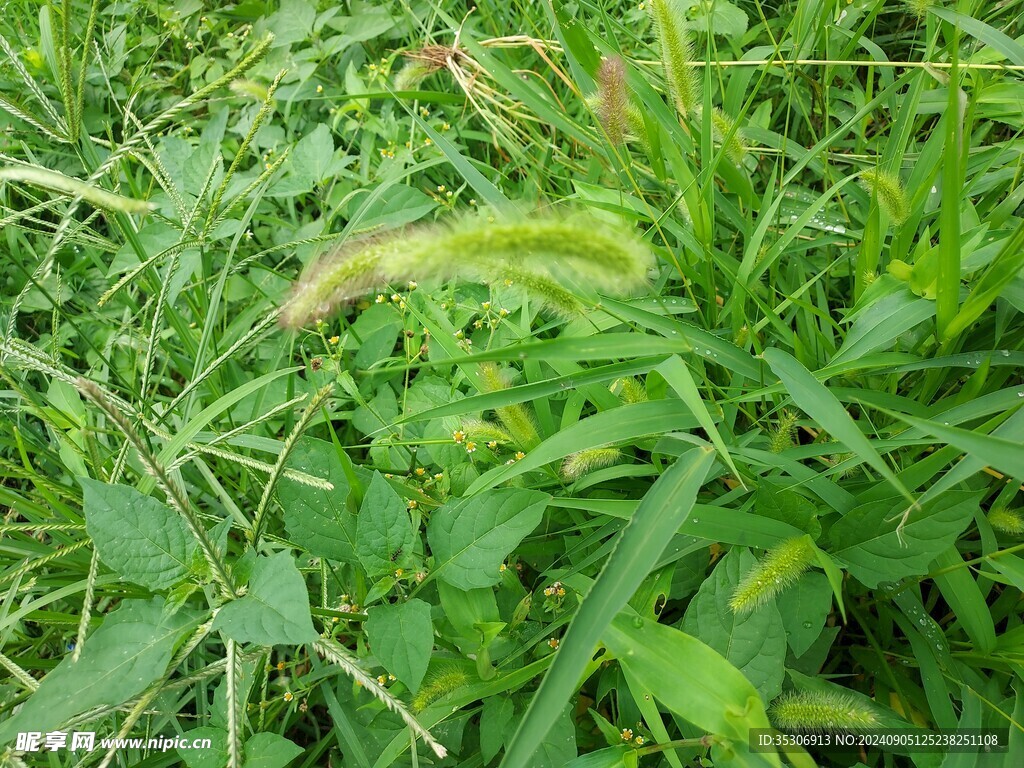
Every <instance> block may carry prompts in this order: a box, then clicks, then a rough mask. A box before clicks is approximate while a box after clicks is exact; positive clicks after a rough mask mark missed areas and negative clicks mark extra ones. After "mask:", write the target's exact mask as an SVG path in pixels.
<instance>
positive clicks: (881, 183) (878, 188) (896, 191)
mask: <svg viewBox="0 0 1024 768" xmlns="http://www.w3.org/2000/svg"><path fill="white" fill-rule="evenodd" d="M860 183H861V186H863V187H864V189H866V190H867V191H868V192H869V193H870V194H871V195H872V196H873V197H874V198H875V199H877V200H878V206H879V207H880V208H881V209H882V210H883V211H885V213H886V215H888V217H889V218H890V219H891V220H892V223H893V224H895V225H896V226H899V225H900V224H902V223H903V222H905V221H906V220H907V219H909V218H910V200H908V199H907V193H906V191H905V190H904V189H903V182H901V181H900V177H899V176H897V175H896V174H893V173H889V172H888V171H883V170H881V169H878V168H869V169H868V170H866V171H864V172H863V173H862V174H861V177H860Z"/></svg>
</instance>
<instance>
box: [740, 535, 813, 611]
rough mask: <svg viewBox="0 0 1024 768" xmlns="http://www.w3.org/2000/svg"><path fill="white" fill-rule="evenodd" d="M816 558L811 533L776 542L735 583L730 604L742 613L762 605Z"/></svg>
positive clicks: (793, 582) (791, 581)
mask: <svg viewBox="0 0 1024 768" xmlns="http://www.w3.org/2000/svg"><path fill="white" fill-rule="evenodd" d="M816 558H817V553H816V552H815V550H814V545H813V544H812V543H811V538H810V536H806V535H805V536H797V537H794V538H792V539H786V540H785V541H783V542H782V543H780V544H777V545H776V546H774V547H772V548H771V549H770V550H768V554H766V555H765V556H764V557H763V558H761V560H760V561H758V563H757V564H756V565H755V566H754V567H753V568H751V569H750V570H749V571H748V572H747V574H746V576H744V577H743V578H742V579H741V580H740V583H739V584H738V585H736V591H735V592H733V595H732V599H731V600H730V601H729V607H730V608H732V610H733V612H734V613H744V612H746V611H751V610H754V609H755V608H757V607H759V606H761V605H764V604H765V603H767V602H768V601H770V600H771V599H772V598H773V597H775V596H776V595H778V594H779V593H780V592H782V591H783V590H785V589H786V588H787V587H790V586H792V585H793V584H795V583H796V581H797V580H798V579H799V578H800V576H801V575H802V574H803V572H804V571H806V570H807V569H808V568H810V567H811V564H812V563H814V561H815V559H816Z"/></svg>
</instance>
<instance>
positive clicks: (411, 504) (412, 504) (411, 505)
mask: <svg viewBox="0 0 1024 768" xmlns="http://www.w3.org/2000/svg"><path fill="white" fill-rule="evenodd" d="M419 505H420V503H419V502H418V501H416V499H409V503H408V504H407V505H406V506H408V507H409V509H416V507H418V506H419Z"/></svg>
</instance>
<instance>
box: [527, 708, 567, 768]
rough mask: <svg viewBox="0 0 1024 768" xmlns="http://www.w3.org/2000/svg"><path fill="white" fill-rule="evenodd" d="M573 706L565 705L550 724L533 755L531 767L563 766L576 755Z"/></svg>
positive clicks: (553, 767) (557, 767)
mask: <svg viewBox="0 0 1024 768" xmlns="http://www.w3.org/2000/svg"><path fill="white" fill-rule="evenodd" d="M572 715H573V708H572V707H566V708H565V709H564V710H563V711H562V714H561V715H560V716H559V717H558V718H557V719H556V720H555V722H554V723H553V724H552V728H551V730H549V731H548V732H547V734H546V735H545V736H544V738H543V739H541V742H540V744H539V745H538V747H537V751H536V752H535V753H534V755H533V763H532V767H533V768H563V767H564V766H565V765H566V763H569V762H571V761H572V760H573V759H574V758H575V757H576V724H575V723H574V722H573V717H572Z"/></svg>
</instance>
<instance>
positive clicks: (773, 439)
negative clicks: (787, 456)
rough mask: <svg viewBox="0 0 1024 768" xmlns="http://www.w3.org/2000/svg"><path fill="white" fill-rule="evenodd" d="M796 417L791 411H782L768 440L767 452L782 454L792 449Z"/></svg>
mask: <svg viewBox="0 0 1024 768" xmlns="http://www.w3.org/2000/svg"><path fill="white" fill-rule="evenodd" d="M796 419H797V416H796V414H795V413H794V412H793V411H783V412H782V413H781V414H779V420H778V422H777V423H776V425H775V429H773V430H772V432H771V434H770V436H769V438H768V450H769V451H771V452H772V453H782V452H783V451H785V450H786V449H788V448H792V447H793V431H794V430H795V429H796Z"/></svg>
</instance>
